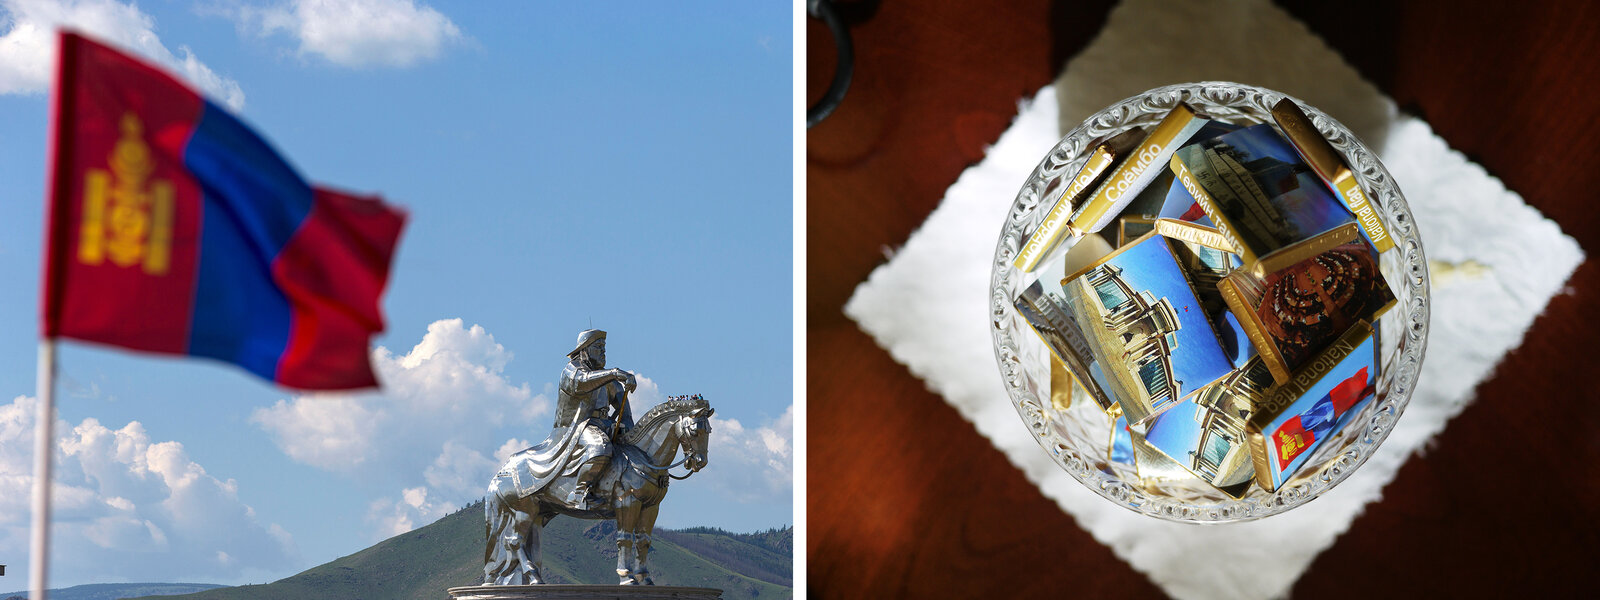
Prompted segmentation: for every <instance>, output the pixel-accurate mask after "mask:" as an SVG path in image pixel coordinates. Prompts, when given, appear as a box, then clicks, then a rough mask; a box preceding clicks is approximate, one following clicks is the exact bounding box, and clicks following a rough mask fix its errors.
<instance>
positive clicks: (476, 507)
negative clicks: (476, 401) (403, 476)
mask: <svg viewBox="0 0 1600 600" xmlns="http://www.w3.org/2000/svg"><path fill="white" fill-rule="evenodd" d="M483 523H484V521H483V502H482V501H481V500H480V501H478V502H474V503H472V504H469V505H467V506H466V507H464V508H462V509H461V510H458V511H456V512H454V513H451V514H449V515H446V516H445V517H443V518H440V519H439V520H438V521H435V522H433V523H431V524H428V525H426V526H423V527H420V528H417V529H414V530H412V531H409V532H406V533H402V534H399V535H396V536H394V537H391V538H389V539H387V540H383V541H381V542H378V543H377V544H374V545H372V546H370V547H368V548H366V549H364V550H361V551H358V552H355V553H353V554H350V555H348V556H343V557H340V558H337V559H335V560H332V561H329V562H327V563H324V564H322V565H318V566H315V567H312V568H310V569H307V570H305V571H302V572H300V573H298V574H295V575H292V576H289V577H285V578H283V579H280V580H278V581H275V582H272V583H267V584H253V585H242V586H235V587H224V588H216V589H210V590H205V591H201V592H197V593H189V594H184V595H180V596H167V595H163V596H145V597H143V600H180V599H181V600H274V599H278V598H298V599H306V600H316V599H320V598H328V599H330V600H331V599H340V600H345V599H352V598H359V599H363V600H369V599H370V600H380V599H395V600H411V599H416V600H438V599H439V598H442V597H443V596H444V594H445V590H447V589H449V588H452V587H458V586H467V585H478V584H479V582H481V581H482V577H483V574H482V573H483V544H484V535H485V532H484V524H483ZM615 532H616V528H615V525H614V524H613V522H611V521H580V520H577V519H572V518H569V517H557V518H556V519H554V520H552V521H551V522H550V523H549V524H548V525H546V526H545V528H544V532H543V534H542V535H541V541H542V542H543V547H542V552H541V559H542V562H543V566H544V570H545V577H546V579H547V580H548V581H549V582H550V583H587V584H613V583H616V582H617V576H616V572H615V571H614V569H615V566H616V560H617V553H616V538H615V535H614V534H615ZM793 546H794V528H793V526H790V527H785V528H782V529H769V530H767V531H764V532H756V533H750V534H736V533H729V532H726V531H723V530H720V529H716V528H708V527H692V528H688V529H684V530H670V529H657V530H656V533H655V536H654V539H653V543H652V545H651V552H650V566H651V569H650V570H651V576H652V578H653V579H654V580H655V581H656V583H657V584H658V585H682V586H690V587H712V588H719V589H722V590H723V598H725V599H727V600H750V599H755V598H761V599H763V600H765V599H768V598H776V599H785V598H792V597H793V596H794V590H793V560H794V559H793ZM784 549H786V550H787V551H781V550H784ZM52 598H54V596H52ZM94 600H100V599H94ZM107 600H110V599H107Z"/></svg>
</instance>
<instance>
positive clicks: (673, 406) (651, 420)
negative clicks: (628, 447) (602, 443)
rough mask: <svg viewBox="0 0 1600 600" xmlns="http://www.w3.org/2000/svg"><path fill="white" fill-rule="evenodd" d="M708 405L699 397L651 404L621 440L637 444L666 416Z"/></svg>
mask: <svg viewBox="0 0 1600 600" xmlns="http://www.w3.org/2000/svg"><path fill="white" fill-rule="evenodd" d="M710 405H711V403H710V402H708V401H706V400H705V399H700V400H668V401H666V402H662V403H661V404H657V405H655V406H652V407H650V410H648V411H645V413H644V416H641V417H639V419H638V420H637V421H635V422H634V424H633V429H629V430H628V433H627V434H625V435H623V436H622V441H623V442H624V443H628V444H634V445H638V443H639V442H640V441H643V440H642V439H641V438H643V437H644V435H645V434H646V433H649V432H650V431H651V430H653V429H655V428H656V425H657V424H658V422H660V421H663V420H666V419H667V418H668V417H671V416H673V415H676V414H678V413H685V412H689V411H692V410H695V409H699V408H705V407H707V406H710Z"/></svg>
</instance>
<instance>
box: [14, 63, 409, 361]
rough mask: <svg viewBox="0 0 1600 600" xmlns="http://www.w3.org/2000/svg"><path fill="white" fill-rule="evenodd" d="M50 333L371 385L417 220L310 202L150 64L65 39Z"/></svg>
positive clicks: (56, 121) (271, 159)
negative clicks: (397, 255)
mask: <svg viewBox="0 0 1600 600" xmlns="http://www.w3.org/2000/svg"><path fill="white" fill-rule="evenodd" d="M60 43H61V47H60V50H61V52H60V66H59V71H58V73H57V78H56V90H55V98H54V99H55V102H54V105H53V110H54V114H53V115H52V130H53V131H52V145H53V152H52V158H51V160H52V161H53V164H52V166H51V174H50V177H51V181H50V182H49V190H50V191H49V193H48V195H49V198H50V201H49V203H50V206H49V216H48V217H47V220H48V233H47V238H48V239H47V242H46V247H45V275H44V301H43V307H42V308H43V313H44V314H43V335H44V336H46V337H57V336H60V337H69V338H75V339H79V340H86V341H90V342H98V343H102V344H110V345H113V346H121V347H124V348H131V349H135V350H145V351H150V352H160V353H169V354H188V355H193V356H205V357H210V358H215V359H218V360H223V361H227V362H230V363H233V364H236V365H238V366H240V367H243V368H244V369H246V370H248V371H250V372H251V373H255V374H256V375H259V376H261V377H263V378H266V379H269V380H272V381H274V382H277V383H279V384H281V385H284V386H288V387H293V388H301V389H348V388H361V387H371V386H374V385H376V384H377V382H376V379H375V378H374V377H373V374H372V366H371V364H370V359H369V353H368V342H369V341H370V339H371V336H372V335H373V334H374V333H376V332H380V331H382V330H383V315H382V312H381V311H380V308H379V297H380V296H381V295H382V293H383V288H384V285H385V284H386V282H387V281H388V277H389V264H390V259H391V257H392V256H393V254H394V249H395V243H396V241H397V239H398V238H399V235H400V229H401V227H402V225H403V224H404V221H405V216H404V215H403V214H402V213H400V212H399V211H397V210H396V209H394V208H391V207H389V206H386V205H384V204H383V202H382V201H380V200H379V199H378V198H376V197H358V196H352V195H348V194H343V193H339V192H334V191H329V190H326V189H322V188H319V187H313V186H311V185H310V184H308V183H307V182H306V181H305V180H304V179H302V178H301V177H300V175H299V174H298V173H296V172H295V170H294V168H293V167H291V166H290V165H289V164H288V162H286V161H285V160H284V159H283V158H282V157H280V156H279V155H278V154H277V153H276V152H274V151H273V149H272V148H271V147H270V146H268V145H267V143H266V142H265V141H263V140H262V139H261V138H260V137H259V136H257V135H256V134H255V132H253V131H251V130H250V128H248V127H246V126H245V125H244V124H243V123H241V122H240V121H239V120H238V119H236V118H234V116H233V115H230V114H228V112H227V111H225V110H223V109H221V108H219V107H218V106H217V105H215V104H213V103H212V102H210V101H208V100H206V99H205V98H202V97H201V96H200V95H199V94H196V93H195V92H194V91H193V90H191V89H190V88H189V87H188V86H186V85H184V84H182V83H180V82H178V81H177V80H175V79H173V78H172V77H171V76H169V75H167V74H166V73H164V72H162V71H160V70H158V69H156V68H154V67H152V66H150V65H148V64H145V63H144V62H141V61H139V60H135V59H133V58H130V57H128V56H126V55H124V54H122V53H120V52H118V51H116V50H113V49H111V48H108V47H106V46H104V45H101V44H100V43H97V42H95V41H92V40H89V39H87V38H84V37H82V36H79V35H76V34H72V33H63V34H62V35H61V39H60Z"/></svg>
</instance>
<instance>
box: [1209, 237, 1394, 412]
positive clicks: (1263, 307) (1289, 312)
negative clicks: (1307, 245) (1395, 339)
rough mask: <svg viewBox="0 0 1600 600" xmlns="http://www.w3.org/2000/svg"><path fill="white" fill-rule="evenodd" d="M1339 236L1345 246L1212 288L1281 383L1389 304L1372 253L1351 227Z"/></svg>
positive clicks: (1242, 272) (1241, 272) (1240, 273)
mask: <svg viewBox="0 0 1600 600" xmlns="http://www.w3.org/2000/svg"><path fill="white" fill-rule="evenodd" d="M1346 232H1347V233H1348V234H1349V235H1350V236H1351V239H1347V240H1346V241H1345V243H1343V244H1341V245H1339V246H1336V247H1333V248H1331V249H1329V250H1326V251H1323V252H1320V253H1318V254H1316V255H1314V256H1312V257H1310V258H1307V259H1305V260H1301V261H1299V262H1296V263H1294V264H1293V265H1291V266H1289V267H1287V268H1284V269H1281V270H1278V271H1276V272H1272V273H1268V274H1267V275H1266V276H1264V277H1261V276H1257V275H1256V274H1255V273H1253V272H1251V271H1249V270H1246V269H1238V270H1235V271H1233V272H1232V273H1230V274H1229V275H1228V276H1227V277H1224V278H1223V279H1222V280H1221V281H1220V282H1218V284H1217V289H1218V291H1220V292H1221V293H1222V297H1223V300H1224V302H1226V303H1227V305H1228V308H1229V310H1230V311H1231V312H1232V313H1233V316H1234V317H1236V318H1237V320H1238V323H1239V324H1240V325H1241V326H1242V327H1243V328H1244V330H1245V332H1246V334H1247V335H1248V336H1249V338H1250V340H1251V342H1252V344H1253V345H1254V346H1255V349H1256V351H1257V352H1258V353H1259V354H1260V355H1261V358H1262V360H1263V361H1265V362H1266V364H1267V367H1268V369H1269V370H1271V372H1272V375H1273V377H1274V378H1275V379H1276V380H1277V381H1278V382H1280V383H1281V382H1285V381H1287V380H1288V379H1289V376H1290V372H1292V371H1294V370H1295V369H1298V368H1299V367H1300V366H1301V365H1303V364H1304V363H1305V362H1306V361H1307V360H1308V359H1310V358H1312V357H1313V356H1315V355H1316V354H1317V353H1318V352H1321V351H1322V349H1323V348H1325V347H1326V346H1327V345H1328V343H1329V342H1332V341H1333V340H1334V339H1336V338H1338V337H1339V336H1340V335H1342V334H1344V332H1345V331H1346V330H1348V329H1349V328H1350V327H1351V326H1352V325H1354V324H1355V323H1356V322H1357V321H1362V320H1366V321H1373V320H1375V319H1377V318H1378V317H1379V316H1380V315H1382V314H1383V313H1384V311H1387V310H1388V309H1389V308H1390V307H1392V306H1394V304H1395V297H1394V293H1393V292H1392V291H1391V290H1390V289H1389V284H1388V282H1387V281H1386V280H1385V279H1384V278H1383V274H1382V273H1380V272H1379V270H1378V261H1377V253H1376V252H1375V251H1374V250H1373V249H1372V248H1371V246H1368V245H1367V243H1366V242H1365V241H1364V240H1363V239H1361V238H1360V237H1359V232H1357V231H1356V230H1355V229H1354V227H1350V228H1347V229H1346Z"/></svg>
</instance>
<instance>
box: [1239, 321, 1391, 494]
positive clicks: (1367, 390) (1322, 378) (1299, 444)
mask: <svg viewBox="0 0 1600 600" xmlns="http://www.w3.org/2000/svg"><path fill="white" fill-rule="evenodd" d="M1377 349H1378V344H1377V340H1376V338H1375V337H1374V336H1373V333H1372V326H1371V325H1369V324H1367V322H1365V321H1361V322H1358V323H1356V324H1355V325H1354V326H1353V327H1351V328H1350V329H1349V330H1348V331H1346V332H1345V333H1344V335H1342V336H1340V337H1339V339H1337V340H1335V341H1334V342H1333V343H1332V344H1330V345H1329V346H1328V347H1327V348H1326V349H1324V350H1323V351H1322V352H1321V353H1319V354H1318V355H1317V356H1316V357H1315V358H1313V359H1312V360H1310V361H1307V362H1306V364H1305V365H1304V366H1302V367H1301V368H1300V369H1298V370H1296V371H1295V373H1294V376H1293V377H1292V378H1291V379H1290V380H1289V381H1288V382H1287V383H1284V384H1282V385H1279V386H1277V387H1275V388H1273V389H1271V390H1268V391H1267V392H1266V394H1265V396H1264V397H1263V398H1262V399H1261V401H1260V402H1258V403H1257V404H1256V407H1255V414H1254V415H1252V416H1251V417H1250V423H1249V435H1250V444H1251V446H1252V453H1253V457H1254V461H1255V466H1254V471H1255V473H1254V474H1255V481H1256V483H1258V484H1260V485H1261V487H1262V489H1265V490H1267V491H1269V492H1270V491H1274V490H1276V489H1278V488H1279V487H1282V486H1283V484H1284V482H1285V481H1287V480H1288V479H1289V478H1291V477H1293V476H1294V475H1295V474H1296V473H1297V472H1299V471H1300V470H1301V469H1303V468H1304V467H1305V465H1306V463H1307V459H1308V458H1309V457H1310V456H1311V454H1312V453H1313V452H1314V451H1316V450H1317V448H1319V447H1321V446H1322V445H1323V444H1325V443H1327V441H1328V440H1329V439H1330V438H1332V437H1333V436H1335V435H1337V434H1338V433H1339V431H1340V430H1341V429H1343V428H1344V427H1345V426H1346V425H1347V424H1349V422H1350V420H1351V415H1354V414H1356V413H1357V412H1359V411H1360V410H1361V408H1362V407H1363V406H1365V405H1366V404H1367V403H1368V402H1370V401H1371V400H1372V398H1373V397H1374V394H1375V389H1376V385H1377V381H1378V376H1379V373H1378V365H1379V362H1378V353H1377Z"/></svg>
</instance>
